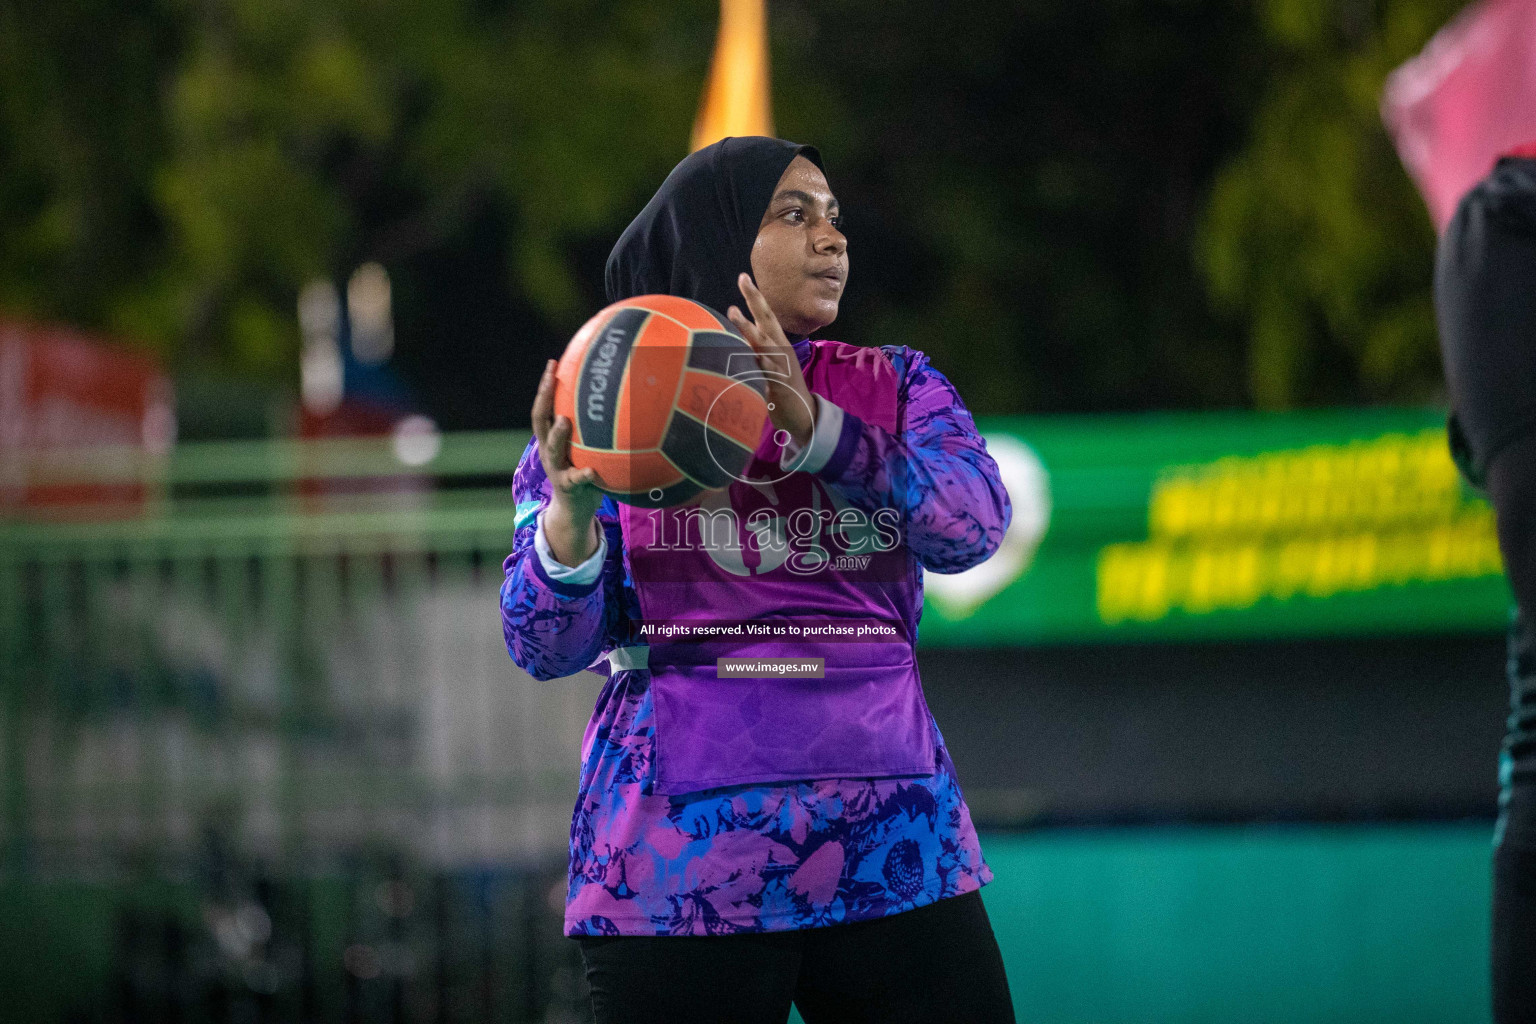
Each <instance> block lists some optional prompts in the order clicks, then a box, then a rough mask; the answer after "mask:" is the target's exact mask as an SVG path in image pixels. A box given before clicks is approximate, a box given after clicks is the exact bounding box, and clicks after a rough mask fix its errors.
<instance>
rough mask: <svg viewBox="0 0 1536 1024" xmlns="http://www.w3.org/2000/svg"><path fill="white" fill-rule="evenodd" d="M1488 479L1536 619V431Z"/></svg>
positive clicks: (1503, 548) (1522, 602) (1503, 546)
mask: <svg viewBox="0 0 1536 1024" xmlns="http://www.w3.org/2000/svg"><path fill="white" fill-rule="evenodd" d="M1532 286H1533V287H1536V282H1533V284H1532ZM1532 343H1533V344H1536V339H1533V341H1532ZM1532 386H1533V387H1536V384H1532ZM1487 476H1488V498H1489V500H1491V501H1492V502H1493V510H1494V517H1495V519H1496V521H1497V522H1498V531H1499V551H1500V552H1501V553H1502V554H1503V556H1504V572H1505V574H1506V575H1508V576H1509V585H1510V588H1511V589H1513V590H1514V592H1515V603H1516V604H1517V605H1519V607H1520V612H1521V614H1522V615H1525V616H1527V617H1529V616H1536V430H1528V431H1526V432H1525V434H1524V435H1523V436H1522V437H1519V438H1517V439H1516V440H1514V441H1511V442H1510V443H1509V444H1507V445H1505V446H1504V447H1503V448H1502V449H1500V450H1499V452H1498V454H1497V455H1495V456H1494V458H1493V460H1492V462H1490V463H1489V466H1488V473H1487Z"/></svg>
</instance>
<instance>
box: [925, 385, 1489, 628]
mask: <svg viewBox="0 0 1536 1024" xmlns="http://www.w3.org/2000/svg"><path fill="white" fill-rule="evenodd" d="M981 429H982V432H983V433H984V434H985V435H986V438H987V445H988V448H989V450H991V451H992V453H993V455H994V457H995V458H996V459H997V461H998V464H999V467H1000V468H1001V469H1002V472H1003V477H1004V482H1005V483H1006V485H1007V487H1008V491H1009V495H1010V497H1011V499H1012V502H1013V524H1012V526H1011V527H1010V529H1009V532H1008V536H1007V537H1006V538H1005V540H1004V542H1003V545H1002V547H1001V548H1000V549H999V551H998V553H997V554H996V555H994V556H993V557H992V559H990V560H989V561H988V562H986V563H985V564H983V565H981V566H978V567H977V568H975V569H972V570H970V571H968V572H965V573H961V574H958V575H955V576H947V577H946V576H939V575H937V574H933V573H929V574H927V576H926V587H927V593H926V602H925V610H924V613H923V622H922V634H921V635H922V639H923V640H924V642H927V643H934V644H946V645H960V644H985V645H995V644H1014V643H1020V644H1028V643H1054V642H1068V643H1071V642H1102V641H1111V642H1113V641H1122V640H1123V641H1141V640H1157V639H1170V640H1174V639H1176V640H1195V639H1219V638H1234V639H1235V638H1258V637H1271V636H1273V637H1281V636H1325V635H1339V634H1365V633H1390V632H1418V631H1460V630H1498V629H1502V628H1503V626H1504V624H1505V622H1506V621H1507V618H1508V613H1509V605H1510V594H1509V589H1508V586H1507V584H1506V583H1505V581H1504V577H1503V570H1502V566H1501V563H1500V560H1499V551H1498V543H1497V539H1496V537H1495V534H1494V524H1493V513H1492V510H1491V509H1490V508H1489V506H1488V505H1487V503H1486V502H1484V501H1483V500H1482V499H1481V498H1480V497H1479V496H1478V495H1477V494H1476V493H1475V492H1473V491H1471V490H1470V489H1469V488H1468V487H1466V486H1465V484H1464V483H1463V482H1462V481H1461V479H1460V478H1459V476H1458V475H1457V473H1456V470H1455V467H1454V466H1453V465H1452V463H1451V460H1450V456H1449V453H1448V451H1447V448H1446V442H1445V428H1444V414H1443V413H1442V412H1438V411H1435V410H1427V409H1425V410H1420V409H1407V410H1369V411H1330V412H1308V413H1285V414H1254V413H1231V414H1227V413H1219V414H1195V413H1180V414H1165V415H1135V416H1093V417H1050V418H1008V419H993V420H988V421H983V422H982V423H981Z"/></svg>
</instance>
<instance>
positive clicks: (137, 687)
mask: <svg viewBox="0 0 1536 1024" xmlns="http://www.w3.org/2000/svg"><path fill="white" fill-rule="evenodd" d="M525 441H526V435H522V436H518V435H513V434H474V435H460V436H447V437H444V438H443V439H442V441H441V447H440V449H439V450H438V451H437V452H436V453H435V457H432V458H430V459H424V458H423V457H422V455H421V453H415V454H411V453H407V455H408V461H409V462H410V463H420V464H418V465H409V464H407V462H406V461H402V459H401V457H400V454H399V453H397V452H395V451H394V450H393V449H392V447H391V443H390V441H389V440H388V439H378V440H373V439H367V440H346V441H326V442H269V443H250V442H238V443H209V444H199V445H184V446H182V447H180V448H179V449H177V450H175V451H173V452H172V453H171V454H170V455H169V456H165V457H162V458H159V459H156V458H153V457H150V456H146V455H143V454H141V453H138V452H136V451H116V452H113V451H97V452H92V453H83V454H82V453H75V454H73V455H71V456H68V457H67V458H66V457H62V456H54V457H42V456H37V457H33V458H31V459H30V460H29V461H27V462H25V463H22V462H20V461H19V460H18V459H17V458H16V457H14V456H13V457H12V458H11V460H10V462H9V463H8V464H7V465H6V466H5V467H4V472H3V474H0V475H3V477H4V480H5V482H6V483H7V485H8V486H9V496H10V498H11V499H12V504H11V510H12V511H11V514H10V515H9V516H8V517H7V518H6V519H5V520H4V521H0V709H3V713H0V766H3V775H0V780H3V781H0V789H3V806H0V850H3V851H4V858H3V861H0V867H3V875H0V878H3V879H4V887H3V888H0V893H3V892H4V891H11V892H12V893H15V892H17V891H19V888H18V887H20V888H21V889H29V890H30V891H34V892H35V891H45V892H46V891H50V890H49V887H50V886H52V887H54V889H57V887H59V886H68V885H75V886H78V885H81V884H88V885H94V886H96V887H97V889H96V890H94V891H97V892H98V893H99V894H106V895H102V896H101V900H100V902H101V903H102V907H103V909H102V910H101V911H100V913H98V914H97V915H96V918H95V919H97V920H98V921H99V923H100V925H101V927H105V928H109V929H110V931H111V938H110V942H108V943H107V947H108V948H109V949H111V950H112V952H111V953H110V955H107V956H105V957H104V958H100V957H99V958H98V959H101V960H102V963H100V964H99V965H98V966H97V968H96V976H98V977H99V979H100V982H101V984H102V985H103V986H104V988H105V990H108V991H107V992H106V993H105V994H102V995H100V996H99V997H96V996H92V997H90V998H85V997H84V994H83V993H82V992H80V991H76V992H74V993H73V994H72V998H73V1000H74V1001H73V1002H72V1003H69V1004H68V1005H67V1006H63V1008H62V1009H59V1010H58V1012H61V1013H64V1012H68V1013H70V1014H72V1015H80V1014H82V1013H83V1014H84V1016H85V1018H86V1019H93V1018H100V1019H109V1018H110V1019H164V1018H163V1017H162V1016H161V1015H162V1013H163V1012H165V1011H166V1010H167V1008H168V1007H176V1008H179V1009H178V1011H177V1014H176V1015H177V1016H179V1017H181V1018H182V1019H204V1018H206V1019H223V1015H228V1014H234V1017H232V1018H231V1019H245V1017H244V1016H243V1015H242V1014H244V1013H245V1011H242V1010H240V1009H239V1008H240V1007H242V1006H245V1007H246V1008H247V1010H250V1011H251V1012H258V1011H259V1012H258V1017H269V1018H270V1019H274V1020H275V1019H285V1020H286V1019H333V1018H335V1019H340V1017H345V1018H346V1019H354V1020H399V1021H405V1020H457V1019H475V1020H483V1019H493V1018H494V1019H519V1020H521V1019H529V1020H532V1019H540V1020H542V1019H546V1016H547V1013H548V1012H549V1011H548V1008H549V1007H550V1006H557V1007H558V1006H567V1008H568V1009H569V1008H570V1007H575V1008H576V1009H569V1012H570V1013H578V1012H579V1007H580V1002H581V1001H580V999H579V998H577V996H578V989H579V988H580V986H579V984H578V979H579V975H578V974H576V973H575V970H576V969H575V967H573V966H572V962H571V961H570V956H569V951H567V950H566V949H565V948H564V947H565V946H568V945H570V944H569V943H566V942H564V940H562V939H560V937H559V934H560V929H559V916H560V909H561V904H562V901H561V896H562V894H563V883H564V855H565V849H566V842H567V837H568V833H569V827H570V813H571V805H572V801H573V798H574V793H575V787H576V774H577V766H578V758H579V754H578V745H579V743H580V739H581V734H582V730H583V727H584V726H585V723H586V721H587V717H588V714H589V712H590V708H591V701H592V698H593V696H594V695H595V686H593V685H589V684H591V682H592V680H591V678H590V677H586V678H585V679H577V680H565V681H560V682H557V683H540V682H537V681H535V680H533V679H531V678H530V677H528V676H527V675H526V674H524V673H522V672H521V671H520V670H518V669H517V668H516V666H514V665H513V664H512V662H511V660H510V659H509V658H508V657H507V654H506V650H505V647H504V645H503V640H502V636H501V630H500V627H499V623H498V613H497V609H496V590H497V587H498V585H499V583H500V580H501V571H500V566H501V561H502V559H503V558H504V557H505V555H506V553H507V552H508V551H509V550H510V546H511V537H512V520H513V503H512V499H511V494H510V492H509V490H508V487H509V483H510V479H511V475H512V470H513V468H514V467H515V464H516V461H517V458H518V456H519V455H520V453H521V451H522V449H523V445H524V443H525ZM426 454H431V453H430V452H428V453H426ZM103 495H110V497H111V501H110V502H104V501H103V500H101V498H102V496H103ZM93 496H94V497H95V498H96V499H97V500H94V501H92V500H82V498H83V499H91V498H92V497H93ZM167 886H169V888H166V887H167ZM38 887H42V888H41V890H39V889H38ZM152 890H153V891H156V892H159V893H160V894H161V895H160V896H158V897H156V898H153V899H150V898H148V897H147V896H146V894H147V893H149V892H151V891H152ZM4 916H5V915H4V914H3V913H0V917H4ZM13 920H14V915H13ZM103 941H104V940H101V939H99V938H98V939H95V940H91V943H87V945H91V944H92V943H94V945H93V947H92V948H97V949H100V948H101V947H102V944H103ZM540 950H542V952H541V951H540ZM466 951H467V952H466ZM545 960H547V961H548V962H547V963H544V961H545ZM541 964H542V966H541ZM0 973H3V969H0ZM88 973H89V972H88ZM114 979H115V980H114ZM0 980H3V979H0ZM456 986H457V987H456ZM39 998H43V997H42V996H39ZM49 998H51V997H49ZM562 1000H564V1002H562ZM50 1005H51V1004H50ZM70 1006H73V1007H74V1008H73V1009H70V1008H69V1007H70ZM253 1008H254V1009H253ZM263 1008H264V1009H263ZM40 1009H44V1011H45V1014H46V1013H51V1012H53V1011H52V1010H51V1009H48V1008H45V1007H41V1006H40ZM488 1011H495V1012H494V1013H493V1014H492V1016H487V1015H486V1014H487V1012H488ZM274 1014H275V1016H273V1015H274ZM337 1015H340V1017H338V1016H337ZM557 1016H558V1015H557ZM571 1019H579V1017H572V1018H571Z"/></svg>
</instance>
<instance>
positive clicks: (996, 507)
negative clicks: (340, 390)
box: [501, 342, 1011, 935]
mask: <svg viewBox="0 0 1536 1024" xmlns="http://www.w3.org/2000/svg"><path fill="white" fill-rule="evenodd" d="M813 344H822V343H813V342H798V343H796V345H795V349H796V352H797V354H798V355H799V357H800V362H801V364H802V366H803V365H805V364H806V362H807V360H808V359H809V358H810V353H811V348H812V345H813ZM880 351H882V352H883V353H884V356H885V358H887V359H888V360H889V361H890V363H891V365H892V366H893V367H894V368H895V369H896V372H897V374H898V385H897V396H898V403H899V408H900V423H901V428H900V429H899V432H897V433H892V432H890V431H887V430H884V429H883V428H881V427H880V426H878V425H875V424H873V423H865V422H863V421H861V420H860V419H858V417H856V416H854V415H852V414H846V415H844V417H843V420H842V428H841V434H840V435H839V436H838V438H837V443H836V447H835V449H834V451H833V453H832V455H831V456H830V458H829V459H828V460H827V461H826V463H825V465H824V466H822V468H821V469H820V470H819V471H818V475H819V476H820V477H821V479H822V480H823V482H824V483H826V484H827V485H829V486H831V487H835V488H836V489H837V490H838V491H839V492H840V493H841V494H842V496H843V497H845V498H846V499H847V500H848V501H849V503H850V504H852V505H855V506H859V507H864V508H869V509H873V508H878V507H892V508H896V509H899V510H900V511H901V512H902V513H903V517H904V521H905V523H906V525H907V547H908V550H909V551H910V553H911V557H913V558H914V559H915V560H916V561H917V563H918V564H919V565H921V566H922V567H923V568H924V569H927V570H928V571H933V572H941V573H953V572H960V571H962V570H964V569H967V568H970V567H971V566H973V565H976V564H978V563H980V562H982V561H984V560H985V559H986V558H987V557H989V556H990V555H991V554H992V552H993V551H995V550H996V549H997V546H998V544H999V543H1000V542H1001V540H1002V536H1003V532H1004V531H1005V530H1006V528H1007V525H1008V521H1009V518H1010V515H1011V507H1010V505H1009V501H1008V495H1007V492H1006V491H1005V490H1004V488H1003V486H1002V483H1001V481H1000V479H999V476H998V471H997V466H996V463H994V462H993V460H992V458H991V456H990V455H988V454H987V451H986V446H985V443H984V442H983V441H982V439H981V437H980V435H979V434H978V433H977V431H976V427H975V423H974V421H973V420H972V418H971V415H970V413H969V412H968V411H967V410H966V408H965V406H964V404H963V403H962V402H961V400H960V397H959V395H958V394H957V393H956V392H955V390H954V388H953V386H952V385H951V384H950V383H949V381H948V380H946V379H945V378H944V376H943V375H942V374H941V373H939V371H938V370H936V369H934V368H933V367H932V366H931V365H930V364H929V363H928V360H927V358H926V357H925V356H924V355H923V354H922V353H921V352H918V351H915V350H913V349H910V348H905V347H900V346H884V347H883V348H882V349H881V350H880ZM872 354H873V352H872ZM513 491H514V494H515V497H516V501H517V519H516V527H515V533H514V537H513V551H512V554H511V555H510V556H509V557H508V558H507V559H506V562H505V565H504V571H505V579H504V581H503V584H502V588H501V610H502V623H503V629H504V632H505V635H506V641H507V649H508V651H509V652H510V653H511V655H512V658H513V660H514V661H515V662H516V663H517V664H518V665H519V666H520V667H521V668H523V669H524V670H525V671H527V672H529V673H530V674H531V675H533V676H534V677H535V678H539V679H553V678H558V677H561V676H567V675H571V674H573V673H575V672H578V671H581V670H582V669H585V668H589V667H590V668H593V669H595V670H597V671H604V670H606V668H607V663H606V662H605V661H602V658H603V656H604V655H605V654H606V653H607V652H610V651H613V650H614V649H615V648H618V647H622V646H625V645H626V643H628V642H629V641H627V640H626V639H625V638H626V637H627V636H628V635H629V633H628V630H627V623H629V622H633V621H638V620H639V618H640V610H639V601H638V598H637V593H636V590H635V586H634V584H633V582H632V580H631V579H630V576H629V569H628V560H627V558H626V557H625V552H624V545H623V536H622V532H621V529H620V524H619V509H618V507H617V506H616V505H615V504H614V502H613V501H612V499H611V498H604V499H603V503H602V506H601V507H600V508H599V510H598V513H597V518H598V522H599V524H600V526H601V527H602V529H603V531H604V533H605V536H606V540H607V552H608V553H607V557H606V560H605V561H604V564H603V569H602V573H601V575H600V577H599V578H598V579H597V580H595V581H593V582H591V583H588V584H572V583H568V582H561V581H557V580H555V579H553V578H551V577H550V575H549V574H548V573H547V572H546V571H545V569H544V567H543V565H542V564H541V562H540V559H539V557H538V554H537V552H536V551H535V548H534V532H535V525H536V518H537V516H538V514H539V513H540V512H541V511H542V510H543V508H544V507H545V506H546V505H547V504H548V502H549V497H550V495H549V482H548V480H547V478H546V477H545V475H544V471H543V467H542V464H541V463H540V461H539V457H538V451H537V448H536V445H535V443H534V442H530V443H529V446H528V448H527V450H526V451H525V452H524V453H523V457H522V459H521V461H520V463H519V465H518V469H517V473H516V476H515V478H514V482H513ZM912 575H913V578H914V580H915V581H916V584H915V585H916V587H917V589H918V598H919V601H920V597H921V580H922V574H921V573H913V574H912ZM807 585H808V586H811V587H814V586H815V585H816V584H815V583H814V582H809V583H808V584H807ZM650 681H651V677H650V672H649V671H648V670H646V669H643V668H638V669H637V668H621V669H619V670H618V671H613V672H611V673H610V674H609V675H608V679H607V682H606V684H605V685H604V686H603V688H602V691H601V693H600V694H599V695H598V698H597V702H596V706H595V707H594V709H593V712H592V718H591V721H590V722H589V723H588V725H587V729H586V732H585V735H584V736H583V739H582V749H581V772H580V785H579V790H578V793H577V798H576V806H575V811H574V814H573V816H572V820H571V835H570V873H569V888H568V890H567V895H566V913H565V931H566V934H568V935H704V934H709V935H717V934H728V933H733V932H743V931H747V932H751V931H785V930H792V929H798V928H811V927H817V926H822V925H829V924H836V923H840V922H850V921H859V920H866V919H870V918H875V917H881V916H883V915H885V914H891V913H897V912H899V911H902V910H907V909H911V908H914V907H918V906H922V905H925V904H928V903H932V902H934V901H936V900H939V899H943V898H946V897H950V896H957V895H961V894H963V893H967V892H971V891H973V890H975V889H978V888H980V887H981V886H982V885H984V884H986V883H987V882H990V881H991V880H992V872H991V869H990V868H989V867H988V866H987V864H986V862H985V861H984V860H983V859H982V855H981V848H980V845H979V843H978V841H977V837H976V830H975V828H974V826H973V825H972V823H971V818H970V812H969V810H968V809H967V807H966V805H965V801H964V800H963V799H962V797H961V794H960V787H959V783H958V782H957V780H956V778H955V770H954V765H953V763H952V762H951V760H950V757H949V753H948V751H947V750H946V749H945V746H944V742H943V737H942V735H941V734H940V733H939V729H938V725H937V723H935V722H934V721H933V718H932V715H929V716H928V720H929V724H930V726H931V727H932V729H933V737H934V747H935V762H936V763H935V765H934V771H933V774H932V775H929V776H924V777H918V778H898V779H816V780H810V781H804V782H791V783H773V784H762V785H739V786H726V787H719V788H715V789H707V790H702V791H699V792H695V793H688V794H683V795H680V796H666V795H661V794H657V793H654V792H653V791H652V783H653V782H654V778H655V776H654V770H653V750H654V736H655V729H654V725H655V716H654V706H653V703H652V700H651V694H650Z"/></svg>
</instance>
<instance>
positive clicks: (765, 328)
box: [736, 273, 782, 341]
mask: <svg viewBox="0 0 1536 1024" xmlns="http://www.w3.org/2000/svg"><path fill="white" fill-rule="evenodd" d="M736 287H738V288H740V289H741V294H742V297H743V298H745V299H746V300H747V308H748V309H750V310H751V311H752V319H753V320H754V321H755V322H756V324H757V327H758V329H759V330H761V331H762V332H763V334H764V335H765V340H769V341H778V340H779V339H778V336H779V335H780V334H782V332H781V331H779V330H777V328H778V326H779V320H778V317H776V316H774V315H773V310H772V308H770V307H769V305H768V300H767V299H765V298H763V293H762V292H760V291H758V290H757V285H756V284H754V283H753V281H752V276H751V275H750V274H746V273H743V274H741V275H740V276H739V277H737V278H736Z"/></svg>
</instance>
